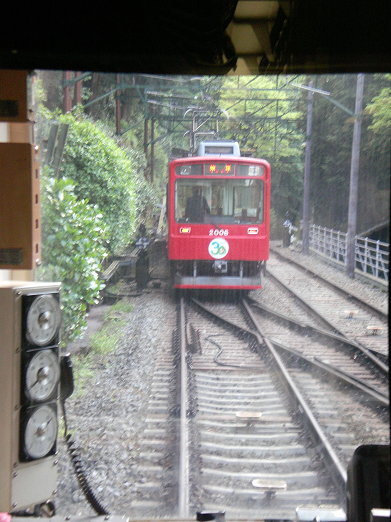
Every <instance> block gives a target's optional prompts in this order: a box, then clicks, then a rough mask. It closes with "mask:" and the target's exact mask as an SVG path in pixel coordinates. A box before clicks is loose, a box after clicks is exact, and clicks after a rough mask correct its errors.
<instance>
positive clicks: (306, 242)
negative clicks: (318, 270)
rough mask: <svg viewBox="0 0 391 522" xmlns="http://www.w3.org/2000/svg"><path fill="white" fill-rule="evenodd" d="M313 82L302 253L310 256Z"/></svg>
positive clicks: (304, 188) (308, 107)
mask: <svg viewBox="0 0 391 522" xmlns="http://www.w3.org/2000/svg"><path fill="white" fill-rule="evenodd" d="M312 87H313V82H310V84H309V90H308V95H307V127H306V137H305V157H304V187H303V224H302V226H303V229H302V253H303V254H306V255H308V254H309V250H310V180H311V141H312V111H313V100H314V91H313V90H312Z"/></svg>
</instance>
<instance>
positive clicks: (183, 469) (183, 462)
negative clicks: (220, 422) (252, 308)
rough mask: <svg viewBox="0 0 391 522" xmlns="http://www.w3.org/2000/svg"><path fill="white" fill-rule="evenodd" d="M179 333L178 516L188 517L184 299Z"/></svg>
mask: <svg viewBox="0 0 391 522" xmlns="http://www.w3.org/2000/svg"><path fill="white" fill-rule="evenodd" d="M179 306H180V309H179V333H180V380H179V383H180V384H179V385H180V419H179V420H180V422H179V424H180V433H179V437H180V438H179V477H178V516H179V518H181V519H185V518H188V517H189V426H188V417H187V411H188V388H187V361H186V319H185V303H184V298H183V297H182V298H181V299H180V303H179Z"/></svg>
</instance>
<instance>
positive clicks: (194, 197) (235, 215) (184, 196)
mask: <svg viewBox="0 0 391 522" xmlns="http://www.w3.org/2000/svg"><path fill="white" fill-rule="evenodd" d="M263 200H264V188H263V181H262V180H260V179H234V178H232V179H218V180H217V179H179V180H177V181H176V185H175V220H176V221H177V222H178V223H211V224H234V223H237V224H249V223H262V222H263V219H264V216H263V207H264V205H263Z"/></svg>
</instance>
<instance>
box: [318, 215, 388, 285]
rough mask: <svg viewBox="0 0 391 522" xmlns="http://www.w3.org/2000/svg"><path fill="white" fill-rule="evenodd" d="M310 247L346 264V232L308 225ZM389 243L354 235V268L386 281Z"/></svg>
mask: <svg viewBox="0 0 391 522" xmlns="http://www.w3.org/2000/svg"><path fill="white" fill-rule="evenodd" d="M310 248H311V249H312V250H315V251H316V252H319V253H320V254H322V255H323V256H325V257H327V258H329V259H332V260H334V261H336V262H338V263H342V264H343V265H345V264H346V233H344V232H340V231H339V230H333V229H330V228H325V227H321V226H319V225H310ZM389 250H390V245H389V243H384V242H382V241H374V240H373V239H369V238H367V237H360V236H356V247H355V261H356V265H355V269H356V270H357V271H359V272H363V273H364V274H366V275H370V276H372V277H374V278H376V279H381V280H383V281H388V272H389V269H388V266H389Z"/></svg>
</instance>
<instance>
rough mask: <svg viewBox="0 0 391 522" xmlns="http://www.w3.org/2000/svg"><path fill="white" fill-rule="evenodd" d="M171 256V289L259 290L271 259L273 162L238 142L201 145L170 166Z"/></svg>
mask: <svg viewBox="0 0 391 522" xmlns="http://www.w3.org/2000/svg"><path fill="white" fill-rule="evenodd" d="M167 207H168V209H167V210H168V212H167V213H168V259H169V262H170V270H171V285H172V287H173V288H194V289H196V288H204V289H213V288H216V289H232V290H252V289H256V288H261V275H262V273H263V269H264V267H265V263H266V260H267V259H268V257H269V228H270V165H269V163H268V162H267V161H265V160H263V159H255V158H250V157H245V156H241V155H240V151H239V145H238V143H237V142H225V141H214V142H203V143H201V144H200V147H199V150H198V154H197V156H194V157H186V158H180V159H175V160H173V161H171V162H170V164H169V184H168V198H167Z"/></svg>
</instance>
